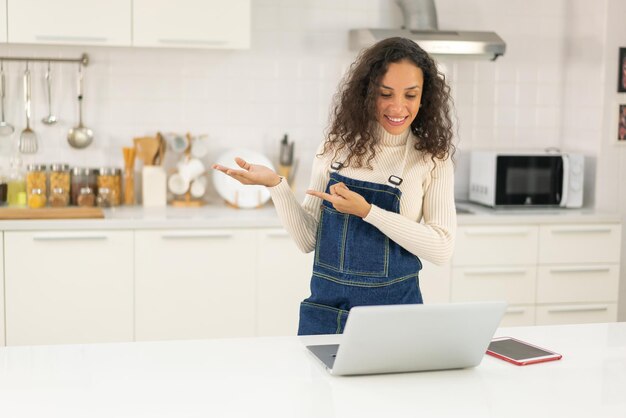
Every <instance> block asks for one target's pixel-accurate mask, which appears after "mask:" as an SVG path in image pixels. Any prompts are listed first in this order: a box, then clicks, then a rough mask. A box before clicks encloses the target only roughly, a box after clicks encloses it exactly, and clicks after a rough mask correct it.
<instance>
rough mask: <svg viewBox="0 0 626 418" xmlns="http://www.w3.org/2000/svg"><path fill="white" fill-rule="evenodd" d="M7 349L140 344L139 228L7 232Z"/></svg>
mask: <svg viewBox="0 0 626 418" xmlns="http://www.w3.org/2000/svg"><path fill="white" fill-rule="evenodd" d="M4 243H5V252H4V260H5V266H4V267H5V270H4V276H5V297H6V344H7V345H24V344H65V343H92V342H111V341H132V340H133V268H132V266H133V233H132V231H110V230H107V231H41V232H32V231H28V232H18V231H8V232H5V233H4Z"/></svg>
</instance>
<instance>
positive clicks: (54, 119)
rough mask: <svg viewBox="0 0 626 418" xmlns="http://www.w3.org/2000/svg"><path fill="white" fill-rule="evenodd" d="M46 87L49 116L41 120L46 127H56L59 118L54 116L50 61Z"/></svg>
mask: <svg viewBox="0 0 626 418" xmlns="http://www.w3.org/2000/svg"><path fill="white" fill-rule="evenodd" d="M46 87H47V88H48V116H46V117H44V118H43V119H41V121H42V122H43V123H45V124H46V125H54V124H55V123H57V117H56V116H54V115H53V114H52V74H51V72H50V61H48V70H47V71H46Z"/></svg>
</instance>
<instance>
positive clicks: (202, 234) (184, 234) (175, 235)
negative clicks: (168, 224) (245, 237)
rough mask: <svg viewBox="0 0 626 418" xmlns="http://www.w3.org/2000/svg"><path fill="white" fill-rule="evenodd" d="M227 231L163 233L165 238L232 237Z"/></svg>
mask: <svg viewBox="0 0 626 418" xmlns="http://www.w3.org/2000/svg"><path fill="white" fill-rule="evenodd" d="M232 237H233V234H229V233H227V232H171V233H167V234H163V235H161V238H163V239H202V238H216V239H219V238H223V239H226V238H232Z"/></svg>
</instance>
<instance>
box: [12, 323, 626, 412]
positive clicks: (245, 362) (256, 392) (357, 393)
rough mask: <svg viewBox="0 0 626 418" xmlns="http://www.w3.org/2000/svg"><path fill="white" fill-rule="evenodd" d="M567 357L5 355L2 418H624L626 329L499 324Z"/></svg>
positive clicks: (207, 346)
mask: <svg viewBox="0 0 626 418" xmlns="http://www.w3.org/2000/svg"><path fill="white" fill-rule="evenodd" d="M496 336H514V337H516V338H519V339H522V340H526V341H528V342H531V343H534V344H537V345H540V346H543V347H546V348H549V349H552V350H554V351H557V352H560V353H562V354H563V359H562V360H560V361H555V362H550V363H543V364H537V365H532V366H524V367H519V366H515V365H512V364H509V363H506V362H504V361H502V360H498V359H496V358H493V357H490V356H485V358H484V359H483V361H482V363H481V364H480V365H479V366H478V367H476V368H471V369H463V370H448V371H437V372H420V373H404V374H394V375H376V376H352V377H333V376H330V375H329V374H328V373H327V372H326V371H325V370H324V368H323V367H322V365H321V364H320V363H318V362H317V360H316V359H314V358H313V357H312V356H311V355H310V354H309V353H308V351H307V350H306V348H305V345H306V344H318V343H333V342H338V341H340V338H341V336H312V337H274V338H242V339H205V340H192V341H167V342H165V341H155V342H138V343H114V344H85V345H56V346H22V347H2V348H0V416H2V417H11V418H23V417H42V416H45V417H63V418H71V417H81V418H83V417H87V416H89V417H116V418H121V417H139V416H146V417H152V418H156V417H253V416H254V417H258V416H262V417H272V418H278V417H290V418H291V417H316V418H317V417H342V418H343V417H360V418H363V417H410V416H422V417H507V418H508V417H524V418H528V417H549V416H555V417H557V416H558V417H570V418H571V417H585V418H586V417H624V414H625V411H626V323H612V324H588V325H560V326H543V327H523V328H500V329H498V331H497V332H496Z"/></svg>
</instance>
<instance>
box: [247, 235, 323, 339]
mask: <svg viewBox="0 0 626 418" xmlns="http://www.w3.org/2000/svg"><path fill="white" fill-rule="evenodd" d="M257 248H258V252H257V263H256V264H257V269H256V273H257V286H258V287H257V289H258V290H257V332H256V334H257V335H258V336H274V335H296V333H297V331H298V320H299V314H300V302H301V301H302V300H303V299H305V298H307V297H309V295H310V294H311V292H310V286H309V284H310V282H311V273H312V271H313V253H308V254H303V253H302V252H301V251H300V250H299V249H298V247H297V246H296V244H295V243H294V242H293V240H292V239H291V237H290V236H289V234H288V233H287V231H285V230H284V229H275V228H272V229H259V230H258V235H257Z"/></svg>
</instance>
